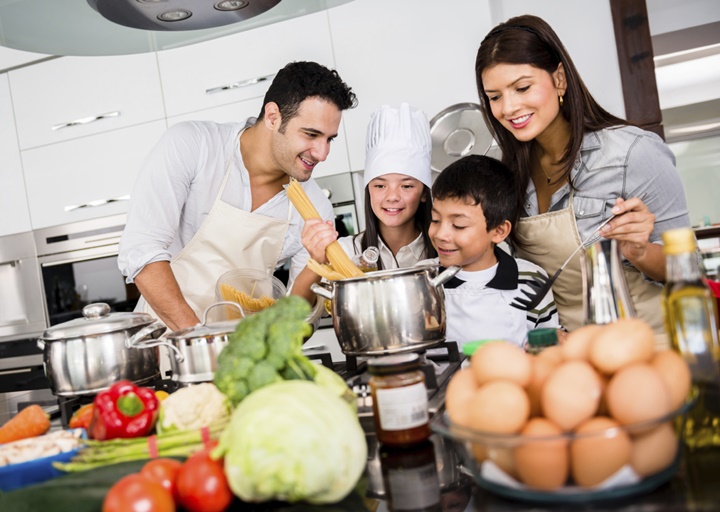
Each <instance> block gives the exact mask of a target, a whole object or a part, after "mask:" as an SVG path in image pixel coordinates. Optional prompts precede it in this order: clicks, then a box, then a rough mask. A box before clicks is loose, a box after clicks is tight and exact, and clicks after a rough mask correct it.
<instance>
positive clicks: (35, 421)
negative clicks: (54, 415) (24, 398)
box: [0, 404, 50, 444]
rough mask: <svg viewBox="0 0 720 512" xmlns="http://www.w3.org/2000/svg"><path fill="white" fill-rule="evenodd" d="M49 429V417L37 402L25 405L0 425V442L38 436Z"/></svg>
mask: <svg viewBox="0 0 720 512" xmlns="http://www.w3.org/2000/svg"><path fill="white" fill-rule="evenodd" d="M48 430H50V417H49V416H48V414H47V413H46V412H45V411H43V410H42V407H40V406H39V405H37V404H33V405H30V406H28V407H25V408H24V409H23V410H22V411H20V412H19V413H17V414H16V415H15V416H13V417H12V418H11V419H10V420H8V421H7V423H5V424H4V425H3V426H2V427H0V444H3V443H9V442H11V441H17V440H18V439H25V438H27V437H35V436H40V435H42V434H44V433H45V432H47V431H48Z"/></svg>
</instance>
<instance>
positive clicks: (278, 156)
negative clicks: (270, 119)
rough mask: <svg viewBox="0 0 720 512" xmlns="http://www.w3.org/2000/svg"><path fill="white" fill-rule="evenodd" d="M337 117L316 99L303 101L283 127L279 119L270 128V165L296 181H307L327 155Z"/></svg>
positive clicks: (327, 104)
mask: <svg viewBox="0 0 720 512" xmlns="http://www.w3.org/2000/svg"><path fill="white" fill-rule="evenodd" d="M278 116H279V114H278ZM341 117H342V112H341V111H340V110H339V109H338V108H337V107H336V106H335V105H334V104H333V103H330V102H327V101H325V100H322V99H319V98H308V99H306V100H304V101H303V102H302V103H301V104H300V108H299V109H298V113H297V115H296V116H295V117H293V118H291V119H290V120H289V121H287V122H286V123H285V125H284V126H283V125H282V120H281V119H279V120H278V121H277V122H276V123H274V124H273V128H272V129H273V135H272V159H273V162H274V164H275V165H276V166H277V167H278V168H279V169H282V170H283V172H285V174H287V175H288V176H290V177H292V178H295V179H296V180H298V181H307V180H309V179H310V176H311V175H312V172H313V169H315V166H316V165H317V164H318V163H319V162H323V161H324V160H325V159H326V158H327V156H328V153H330V143H331V142H332V141H333V139H335V137H337V133H338V127H339V126H340V119H341Z"/></svg>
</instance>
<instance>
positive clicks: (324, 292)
mask: <svg viewBox="0 0 720 512" xmlns="http://www.w3.org/2000/svg"><path fill="white" fill-rule="evenodd" d="M329 288H330V285H328V284H325V283H322V282H320V283H313V284H311V285H310V291H312V292H315V294H317V295H320V297H322V298H323V299H327V300H333V292H332V290H330V289H329Z"/></svg>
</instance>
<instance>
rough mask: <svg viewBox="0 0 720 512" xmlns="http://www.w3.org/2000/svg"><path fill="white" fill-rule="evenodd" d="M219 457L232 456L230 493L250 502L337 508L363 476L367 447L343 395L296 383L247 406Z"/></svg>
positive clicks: (273, 387)
mask: <svg viewBox="0 0 720 512" xmlns="http://www.w3.org/2000/svg"><path fill="white" fill-rule="evenodd" d="M213 456H214V457H216V458H217V457H221V456H224V457H225V474H226V476H227V479H228V483H229V484H230V488H231V489H232V491H233V493H235V495H237V496H238V497H239V498H240V499H242V500H243V501H247V502H263V501H269V500H281V501H287V502H290V503H294V502H297V501H307V502H309V503H315V504H321V503H335V502H337V501H340V500H342V499H343V498H344V497H345V496H347V495H348V494H349V493H350V492H351V491H352V489H353V488H354V486H355V484H356V483H357V481H358V479H359V478H360V476H361V475H362V473H363V471H364V469H365V464H366V462H367V444H366V441H365V434H364V432H363V430H362V428H361V427H360V423H359V421H358V418H357V415H356V414H355V412H354V411H353V409H352V407H348V403H347V402H346V401H344V400H343V399H342V398H340V397H338V396H337V393H333V392H332V391H330V390H328V389H327V388H325V387H322V386H319V385H317V384H315V383H313V382H310V381H305V380H290V381H281V382H277V383H274V384H270V385H268V386H265V387H263V388H261V389H258V390H257V391H254V392H252V393H250V394H249V395H248V396H247V397H246V398H245V399H244V400H243V401H242V402H240V405H239V406H238V407H237V408H236V409H235V411H234V412H233V413H232V416H231V419H230V424H229V425H228V426H227V427H226V428H225V430H224V431H223V433H222V436H221V437H220V444H219V446H218V448H217V449H216V450H215V451H214V452H213Z"/></svg>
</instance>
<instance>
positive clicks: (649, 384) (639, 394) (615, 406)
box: [606, 363, 670, 425]
mask: <svg viewBox="0 0 720 512" xmlns="http://www.w3.org/2000/svg"><path fill="white" fill-rule="evenodd" d="M606 398H607V406H608V410H609V411H610V415H611V416H612V417H613V418H614V419H615V420H617V421H618V422H619V423H621V424H623V425H629V424H632V423H639V422H643V421H649V420H654V419H657V418H660V417H661V416H664V415H665V414H667V413H669V412H670V395H669V393H668V390H667V389H666V386H665V382H664V381H663V379H662V377H661V376H660V374H659V373H658V371H657V370H656V369H655V368H653V367H652V366H651V365H649V364H646V363H636V364H632V365H630V366H626V367H624V368H622V369H621V370H620V371H618V372H617V373H616V374H615V375H613V377H612V378H611V379H610V383H609V384H608V387H607V391H606Z"/></svg>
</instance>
